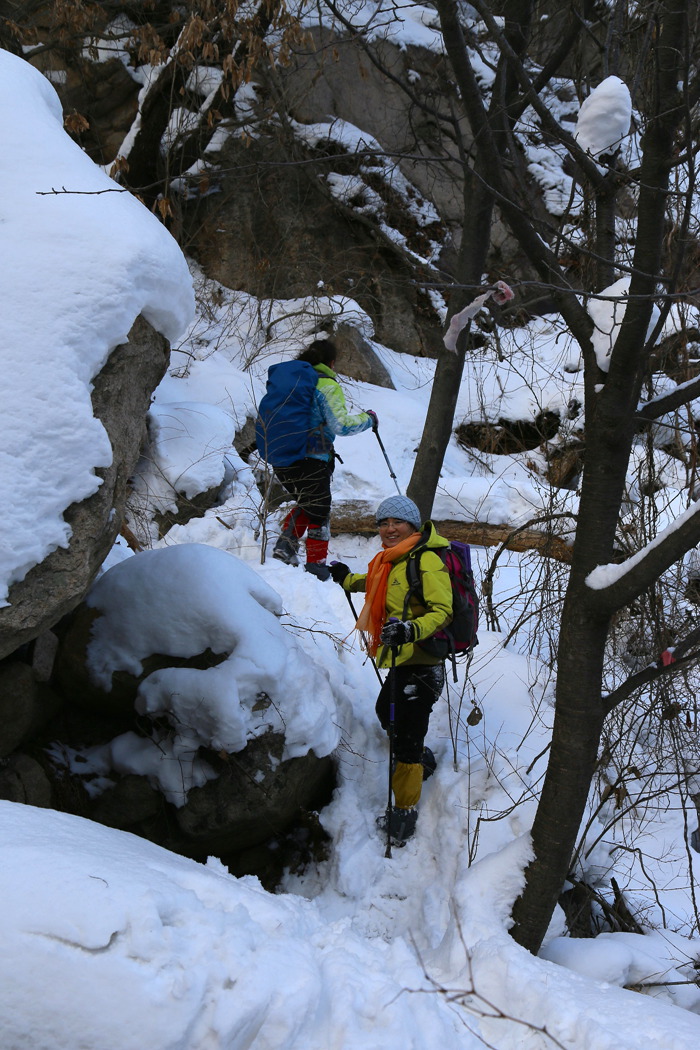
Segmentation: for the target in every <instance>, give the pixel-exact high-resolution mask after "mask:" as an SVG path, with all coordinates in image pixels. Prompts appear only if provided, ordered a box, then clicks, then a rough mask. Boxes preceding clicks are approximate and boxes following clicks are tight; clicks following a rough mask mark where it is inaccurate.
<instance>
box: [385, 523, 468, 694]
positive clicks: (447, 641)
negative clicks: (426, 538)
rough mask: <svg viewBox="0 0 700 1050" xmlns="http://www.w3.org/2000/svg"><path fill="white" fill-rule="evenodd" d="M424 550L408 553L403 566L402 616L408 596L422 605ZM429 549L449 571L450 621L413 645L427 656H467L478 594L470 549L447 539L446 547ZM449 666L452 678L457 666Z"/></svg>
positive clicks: (443, 657)
mask: <svg viewBox="0 0 700 1050" xmlns="http://www.w3.org/2000/svg"><path fill="white" fill-rule="evenodd" d="M425 549H426V548H425V547H423V548H422V549H421V550H419V551H417V552H416V554H415V555H414V556H413V557H410V556H409V559H408V564H407V565H406V578H407V580H408V592H407V594H406V600H405V602H404V619H406V613H407V611H408V603H409V601H410V599H411V598H412V597H414V596H415V597H416V599H417V600H418V601H419V602H420V603H421V605H425V599H424V597H423V590H422V587H421V582H420V557H421V554H422V553H423V550H425ZM430 549H431V550H432V552H433V554H437V555H439V557H440V558H441V559H442V562H443V564H444V566H445V568H446V569H447V571H448V573H449V574H450V583H451V584H452V622H451V623H450V624H449V625H448V626H447V627H444V628H443V629H442V630H441V631H436V632H435V634H432V635H431V636H430V638H426V639H425V640H424V641H420V642H417V643H416V644H417V645H418V646H419V647H420V648H421V649H422V650H423V652H425V653H429V654H430V656H437V657H440V658H441V659H443V660H444V659H447V658H448V657H449V658H450V659H451V660H453V661H454V660H456V658H457V657H458V656H468V655H469V654H470V653H471V652H472V650H473V649H474V646H475V645H478V644H479V639H478V638H477V633H476V632H477V629H478V626H479V596H478V594H477V593H476V587H475V585H474V574H473V572H472V558H471V550H470V548H469V544H468V543H460V541H459V540H451V541H450V545H449V547H438V548H430ZM453 668H454V678H455V681H456V680H457V668H456V667H455V666H454V665H453Z"/></svg>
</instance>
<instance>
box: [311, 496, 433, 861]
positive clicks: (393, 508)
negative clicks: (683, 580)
mask: <svg viewBox="0 0 700 1050" xmlns="http://www.w3.org/2000/svg"><path fill="white" fill-rule="evenodd" d="M376 517H377V526H378V528H379V537H380V539H381V541H382V547H383V550H382V551H381V552H380V553H379V554H377V555H376V557H375V558H373V559H372V561H371V562H370V565H369V567H368V569H367V572H366V573H352V572H350V569H349V568H348V566H347V565H345V564H343V563H336V564H334V565H332V566H331V569H330V571H331V575H332V576H333V579H334V580H335V581H336V583H340V584H341V585H342V587H343V588H344V590H346V591H365V592H366V598H365V604H364V606H363V608H362V611H361V613H360V615H359V617H358V620H357V628H358V629H359V630H361V631H362V632H363V634H364V636H365V638H366V640H367V646H368V649H369V652H370V655H371V656H372V657H376V660H377V663H378V665H379V666H380V667H388V668H390V670H389V674H388V675H387V677H386V679H385V681H384V683H383V685H382V688H381V690H380V692H379V696H378V698H377V704H376V712H377V716H378V718H379V721H380V722H381V725H382V728H383V729H384V730H385V731H388V729H389V707H390V701H391V698H392V696H393V697H394V698H395V707H394V756H395V760H396V765H395V768H394V771H393V775H392V782H391V786H392V791H393V795H394V805H393V807H392V809H391V811H390V813H389V814H388V820H389V828H388V831H389V834H390V835H391V838H392V840H393V841H394V843H395V844H403V843H404V842H405V841H406V839H408V838H410V837H411V835H412V834H413V832H414V831H415V828H416V821H417V819H418V810H417V808H416V807H417V805H418V800H419V799H420V795H421V787H422V783H423V779H424V776H425V773H426V772H427V775H430V773H431V772H432V770H433V769H434V768H435V766H434V759H433V757H432V752H430V751H429V749H428V748H425V746H424V741H425V737H426V733H427V732H428V723H429V721H430V712H431V711H432V709H433V705H434V704H435V701H436V700H437V699H438V697H439V696H440V693H441V692H442V688H443V686H444V684H445V669H444V664H443V662H442V660H441V659H440V658H439V657H436V656H433V655H431V654H429V653H427V652H425V650H423V649H422V648H421V642H423V641H425V640H426V639H427V638H429V637H430V636H431V635H433V634H434V633H435V632H436V631H439V630H441V629H442V628H443V627H446V626H447V625H448V624H449V623H450V621H451V619H452V585H451V583H450V577H449V573H448V571H447V569H446V568H445V565H444V564H443V561H442V558H441V557H440V555H439V554H438V553H436V552H437V551H438V550H439V549H440V548H443V547H448V546H449V540H446V539H445V538H444V537H443V536H440V535H439V534H438V533H437V532H436V530H435V527H434V526H433V524H432V522H426V523H425V525H423V526H421V518H420V512H419V510H418V507H417V506H416V504H415V503H414V502H413V500H410V499H408V497H407V496H398V495H397V496H390V497H389V498H388V499H385V500H384V501H383V502H382V503H380V505H379V507H378V508H377V513H376ZM419 553H420V562H419V566H420V592H421V597H422V599H423V604H421V603H420V602H419V600H418V598H417V597H416V596H415V595H411V594H409V580H408V575H407V566H408V562H409V559H411V558H415V557H416V555H417V554H419ZM392 649H393V650H394V661H393V662H394V667H393V668H392ZM379 823H380V826H381V818H380V822H379Z"/></svg>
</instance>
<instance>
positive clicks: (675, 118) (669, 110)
mask: <svg viewBox="0 0 700 1050" xmlns="http://www.w3.org/2000/svg"><path fill="white" fill-rule="evenodd" d="M686 8H687V0H668V3H667V4H666V7H665V11H664V17H663V21H662V24H661V30H660V34H659V36H658V38H657V39H658V43H657V46H656V53H655V55H654V58H655V64H656V85H657V88H656V91H657V94H656V98H655V99H654V106H653V110H652V116H651V117H650V119H649V123H648V127H647V132H646V135H645V151H644V160H643V163H642V173H641V178H640V184H641V191H640V199H639V218H638V238H637V248H636V251H635V259H634V263H635V273H634V275H633V278H632V282H631V288H630V301H629V303H628V305H627V309H626V312H625V318H624V322H623V325H622V327H621V330H620V334H619V337H618V340H617V342H616V344H615V347H614V349H613V352H612V355H611V361H610V371H609V373H608V376H607V380H606V382H605V384H604V386H603V388H602V390H600V391H599V392H598V391H597V390H596V388H594V387H591V385H590V384H588V385H587V394H586V401H587V404H586V420H587V437H588V440H587V448H586V465H585V469H584V477H583V486H582V492H581V502H580V506H579V517H578V527H577V535H576V543H575V546H574V556H573V561H572V567H571V577H570V580H569V586H568V589H567V594H566V599H565V602H564V611H563V615H562V623H561V635H560V643H559V650H558V659H557V663H558V674H557V693H556V709H555V720H554V730H553V736H552V747H551V749H550V759H549V765H548V768H547V774H546V777H545V781H544V785H543V789H542V796H541V799H540V803H539V805H538V807H537V814H536V816H535V821H534V824H533V829H532V840H533V848H534V852H535V859H534V861H533V862H532V863H531V864H530V865H529V867H528V869H527V882H526V886H525V890H524V891H523V894H522V896H521V897H520V898H519V900H518V901H516V904H515V907H514V910H513V917H514V919H515V925H514V927H513V929H512V931H511V932H512V934H513V936H514V938H515V939H516V940H517V941H518V942H519V943H520V944H523V945H524V946H525V947H527V948H529V949H530V951H533V952H536V951H538V949H539V947H540V945H541V943H542V939H543V937H544V935H545V933H546V931H547V926H548V925H549V921H550V919H551V916H552V913H553V911H554V907H555V905H556V903H557V899H558V897H559V894H560V893H561V890H562V886H563V884H564V881H565V879H566V877H567V875H568V873H569V865H570V863H571V857H572V854H573V849H574V845H575V842H576V837H577V835H578V831H579V827H580V824H581V819H582V817H583V813H584V810H585V806H586V802H587V798H588V793H589V790H590V785H591V782H592V779H593V775H594V772H595V766H596V760H597V751H598V746H599V742H600V734H601V730H602V725H603V717H604V709H603V701H602V681H603V656H604V651H605V642H606V638H607V633H608V626H609V621H610V617H611V615H612V612H613V611H614V608H615V607H616V606H617V607H619V605H618V602H620V598H619V597H618V601H617V602H611V601H610V598H609V596H608V595H607V594H606V590H605V589H602V590H593V589H592V588H591V587H589V586H588V583H587V576H588V574H589V573H590V572H591V571H592V570H593V569H595V568H596V566H598V565H604V564H606V563H608V562H610V561H611V560H612V553H613V545H614V539H615V529H616V526H617V520H618V516H619V511H620V505H621V502H622V497H623V493H624V485H625V477H626V472H627V466H628V462H629V455H630V451H631V447H632V441H633V438H634V427H635V416H636V408H637V403H638V399H639V394H640V390H641V386H642V382H643V379H644V376H645V374H646V370H647V367H648V353H649V348H648V347H647V346H646V345H645V337H646V333H647V328H648V324H649V318H650V316H651V310H652V296H653V294H654V291H655V284H656V281H657V279H658V277H657V275H658V274H659V273H660V269H661V258H662V249H663V228H664V218H665V214H666V194H667V189H668V180H669V171H670V166H671V163H672V158H673V146H674V139H675V134H676V131H677V128H678V126H679V124H680V121H681V119H682V112H681V96H680V93H679V92H678V89H677V84H678V82H679V81H680V80H681V79H682V78H683V63H684V47H683V43H684V40H685V38H686V18H687V9H686ZM657 553H658V549H657V550H656V551H655V550H651V551H650V552H649V554H648V556H647V560H648V566H647V579H649V573H650V572H653V571H654V567H655V566H654V561H655V557H656V555H657ZM657 568H658V572H659V573H660V572H661V571H663V570H664V568H665V564H664V561H663V559H661V560H660V562H659V564H658V566H657ZM637 593H639V591H638V592H637ZM620 604H622V603H621V602H620Z"/></svg>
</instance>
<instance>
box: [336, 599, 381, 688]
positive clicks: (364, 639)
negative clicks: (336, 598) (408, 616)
mask: <svg viewBox="0 0 700 1050" xmlns="http://www.w3.org/2000/svg"><path fill="white" fill-rule="evenodd" d="M343 594H344V595H345V597H346V598H347V600H348V604H349V606H350V609H351V611H352V615H353V616H354V617H355V621H356V622H357V611H356V609H355V606H354V604H353V600H352V598H351V597H350V591H346V590H345V588H344V587H343ZM360 635H361V636H362V642H363V645H364V647H365V652H366V653H367V655H368V656H369V659H370V663H371V664H372V667H373V668H374V673H375V674H376V676H377V679H378V681H379V684H380V685H382V684H383V683H382V676H381V675H380V673H379V668H378V667H377V665H376V663H375V660H374V657H373V656H372V655H371V654H370V651H369V644H368V642H367V635H366V634H365V632H364V631H360Z"/></svg>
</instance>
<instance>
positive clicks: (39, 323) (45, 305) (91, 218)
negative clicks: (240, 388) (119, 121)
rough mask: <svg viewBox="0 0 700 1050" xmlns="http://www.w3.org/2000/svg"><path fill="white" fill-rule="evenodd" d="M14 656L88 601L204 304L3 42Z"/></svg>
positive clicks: (45, 85)
mask: <svg viewBox="0 0 700 1050" xmlns="http://www.w3.org/2000/svg"><path fill="white" fill-rule="evenodd" d="M0 137H1V138H2V142H3V199H4V202H5V205H6V208H5V212H4V215H3V222H2V224H0V251H1V253H2V258H3V260H4V261H5V263H6V265H5V266H3V271H2V287H3V303H4V309H3V311H2V313H1V314H0V354H2V358H3V364H4V368H3V383H2V384H1V385H0V449H1V452H0V458H1V460H2V463H1V469H0V506H2V529H1V532H0V658H1V657H2V656H4V655H6V654H7V653H10V652H13V651H14V650H15V649H17V648H18V646H20V645H21V644H23V643H24V642H27V641H29V640H31V639H33V638H35V637H36V636H37V635H39V634H40V633H41V632H42V630H43V629H44V628H45V627H47V626H50V625H53V624H55V623H56V622H57V621H58V620H59V619H60V618H61V617H62V616H63V615H64V614H65V613H66V612H68V611H69V610H70V609H72V608H74V607H75V605H77V603H78V602H79V601H80V599H81V597H82V596H83V595H84V593H85V591H86V590H87V588H88V587H89V585H90V583H91V582H92V580H93V578H94V576H95V573H96V572H97V570H98V568H99V566H100V564H101V562H102V561H103V559H104V557H105V555H106V553H107V552H108V551H109V549H110V547H111V546H112V543H113V541H114V538H115V536H116V534H117V532H118V530H119V527H120V524H121V521H122V517H123V507H124V496H125V491H126V484H127V481H128V477H129V474H130V473H131V471H132V470H133V468H134V465H135V463H136V459H137V455H138V450H139V445H140V443H141V438H142V433H143V427H144V420H145V416H146V412H147V410H148V405H149V402H150V397H151V394H152V392H153V390H154V388H155V387H156V385H157V384H158V382H159V381H160V379H161V377H162V375H163V372H164V370H165V367H166V364H167V358H168V351H169V345H170V342H172V341H173V340H175V339H176V338H178V337H179V335H181V334H182V332H183V331H184V330H185V328H186V327H187V325H188V324H189V322H190V319H191V317H192V315H193V312H194V296H193V292H192V281H191V278H190V275H189V271H188V268H187V264H186V262H185V259H184V256H183V255H182V252H181V251H180V249H179V247H178V245H177V244H176V242H175V241H174V240H173V238H172V237H171V236H170V234H169V233H168V231H167V230H166V229H165V228H164V226H163V225H162V224H161V223H160V222H159V221H158V220H157V219H156V218H155V216H154V215H152V214H151V213H150V212H149V211H148V210H147V209H146V208H145V207H144V206H143V205H142V204H141V203H139V202H138V201H137V200H136V198H135V197H133V196H132V195H131V194H129V193H125V192H124V190H123V189H122V188H121V187H119V186H117V184H116V183H114V182H113V181H112V180H111V179H110V178H108V176H107V175H106V174H105V173H104V171H103V170H102V169H101V168H98V167H97V166H96V165H95V164H93V162H92V161H91V160H90V159H89V158H88V157H87V155H86V154H85V153H83V151H82V150H81V149H80V148H79V147H78V146H77V145H76V143H74V142H73V141H72V140H71V139H70V138H69V137H68V135H67V134H66V132H65V131H64V128H63V113H62V111H61V105H60V102H59V100H58V96H57V95H56V92H55V90H54V88H53V87H52V86H51V84H50V83H49V81H48V80H47V79H46V78H45V77H43V76H42V75H41V74H40V73H39V72H37V70H35V69H33V68H32V67H31V66H30V65H28V63H26V62H24V61H23V60H22V59H20V58H18V57H17V56H15V55H11V54H9V53H8V52H6V51H0Z"/></svg>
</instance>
